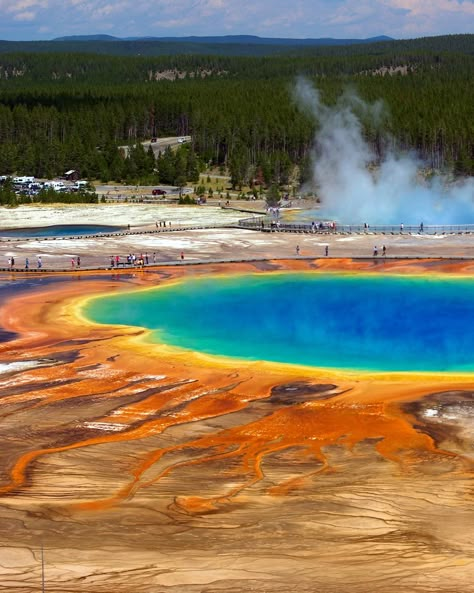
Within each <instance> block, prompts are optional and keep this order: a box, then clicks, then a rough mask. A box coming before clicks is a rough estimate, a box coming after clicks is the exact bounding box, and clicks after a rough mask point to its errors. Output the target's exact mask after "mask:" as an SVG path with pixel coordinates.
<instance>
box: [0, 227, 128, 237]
mask: <svg viewBox="0 0 474 593" xmlns="http://www.w3.org/2000/svg"><path fill="white" fill-rule="evenodd" d="M124 229H125V227H123V226H112V225H105V224H57V225H51V226H42V227H28V228H17V229H0V237H74V236H80V235H96V234H98V233H117V232H119V231H121V230H124Z"/></svg>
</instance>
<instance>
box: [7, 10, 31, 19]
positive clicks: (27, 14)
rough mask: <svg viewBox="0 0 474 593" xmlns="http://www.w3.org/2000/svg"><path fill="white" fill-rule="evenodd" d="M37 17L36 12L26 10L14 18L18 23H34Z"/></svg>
mask: <svg viewBox="0 0 474 593" xmlns="http://www.w3.org/2000/svg"><path fill="white" fill-rule="evenodd" d="M35 17H36V12H33V11H32V10H26V11H24V12H18V13H17V14H16V15H15V16H14V17H13V18H14V19H15V20H16V21H33V20H34V19H35Z"/></svg>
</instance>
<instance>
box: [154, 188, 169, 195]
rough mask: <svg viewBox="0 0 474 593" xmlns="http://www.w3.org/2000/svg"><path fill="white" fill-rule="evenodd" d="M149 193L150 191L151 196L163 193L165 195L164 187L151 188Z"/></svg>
mask: <svg viewBox="0 0 474 593" xmlns="http://www.w3.org/2000/svg"><path fill="white" fill-rule="evenodd" d="M151 193H152V195H153V196H164V195H166V192H165V190H164V189H158V188H157V189H154V190H152V192H151Z"/></svg>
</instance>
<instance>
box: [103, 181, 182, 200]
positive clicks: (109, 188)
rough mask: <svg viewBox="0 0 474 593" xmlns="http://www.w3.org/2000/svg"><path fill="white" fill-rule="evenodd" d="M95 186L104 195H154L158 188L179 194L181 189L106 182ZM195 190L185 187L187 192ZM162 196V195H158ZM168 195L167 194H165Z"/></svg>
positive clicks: (167, 186)
mask: <svg viewBox="0 0 474 593" xmlns="http://www.w3.org/2000/svg"><path fill="white" fill-rule="evenodd" d="M94 187H95V191H96V193H97V194H99V195H102V194H105V195H108V194H110V195H111V196H116V195H120V194H124V195H127V196H128V195H132V194H133V195H136V196H141V195H146V196H150V195H152V191H153V190H154V189H155V188H157V189H162V190H164V191H165V192H166V195H168V194H175V195H177V194H178V193H179V189H178V188H177V187H176V186H174V185H159V184H158V185H110V184H106V185H94ZM192 192H193V188H191V187H184V188H183V193H185V194H189V193H192ZM157 197H160V196H157ZM165 197H166V196H165Z"/></svg>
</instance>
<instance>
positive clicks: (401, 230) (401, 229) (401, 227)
mask: <svg viewBox="0 0 474 593" xmlns="http://www.w3.org/2000/svg"><path fill="white" fill-rule="evenodd" d="M400 232H401V233H403V222H402V224H401V225H400Z"/></svg>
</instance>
